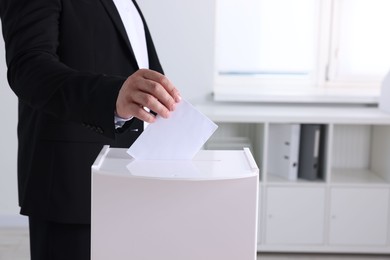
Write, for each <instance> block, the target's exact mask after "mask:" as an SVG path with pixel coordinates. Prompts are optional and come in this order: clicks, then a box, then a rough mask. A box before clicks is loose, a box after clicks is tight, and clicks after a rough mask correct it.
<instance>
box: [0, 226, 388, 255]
mask: <svg viewBox="0 0 390 260" xmlns="http://www.w3.org/2000/svg"><path fill="white" fill-rule="evenodd" d="M28 244H29V240H28V231H27V230H26V229H24V228H23V229H22V228H14V229H0V260H28V259H29V245H28ZM257 259H261V260H292V259H294V260H385V259H386V260H390V256H383V255H382V256H380V255H375V256H372V255H371V256H369V255H316V254H259V255H258V257H257ZM200 260H204V259H200ZM213 260H217V259H213ZM218 260H222V259H218ZM237 260H239V259H237Z"/></svg>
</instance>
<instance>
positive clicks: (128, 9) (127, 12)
mask: <svg viewBox="0 0 390 260" xmlns="http://www.w3.org/2000/svg"><path fill="white" fill-rule="evenodd" d="M113 2H114V4H115V6H116V8H117V10H118V13H119V15H120V17H121V19H122V23H123V25H124V27H125V30H126V33H127V37H128V38H129V41H130V44H131V47H132V49H133V52H134V56H135V58H136V60H137V64H138V67H139V68H140V69H141V68H144V69H148V68H149V57H148V48H147V45H146V38H145V28H144V24H143V22H142V18H141V15H140V14H139V12H138V10H137V8H136V7H135V5H134V3H133V1H132V0H113ZM132 118H133V117H130V118H127V119H125V118H121V117H118V116H116V115H115V128H119V127H122V126H123V125H124V124H125V123H126V121H129V120H131V119H132Z"/></svg>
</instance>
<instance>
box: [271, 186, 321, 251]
mask: <svg viewBox="0 0 390 260" xmlns="http://www.w3.org/2000/svg"><path fill="white" fill-rule="evenodd" d="M266 196H267V199H266V203H267V204H266V230H265V232H266V243H267V244H291V245H293V244H301V245H304V244H310V245H313V244H322V243H323V242H324V219H325V217H324V214H325V188H321V187H319V188H317V187H315V188H312V187H270V188H268V189H267V194H266Z"/></svg>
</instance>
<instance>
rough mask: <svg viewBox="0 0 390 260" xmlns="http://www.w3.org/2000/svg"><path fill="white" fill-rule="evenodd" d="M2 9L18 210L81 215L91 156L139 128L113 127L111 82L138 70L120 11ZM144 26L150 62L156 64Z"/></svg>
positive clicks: (37, 1) (63, 1)
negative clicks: (14, 102)
mask: <svg viewBox="0 0 390 260" xmlns="http://www.w3.org/2000/svg"><path fill="white" fill-rule="evenodd" d="M137 8H138V6H137ZM0 16H1V19H2V26H3V36H4V40H5V45H6V60H7V66H8V81H9V84H10V86H11V88H12V89H13V91H14V92H15V93H16V95H17V96H18V98H19V124H18V141H19V149H18V185H19V203H20V206H21V213H22V214H25V215H29V216H36V217H42V218H46V219H48V220H53V221H59V222H67V223H89V222H90V205H91V203H90V198H91V194H90V193H91V174H90V173H91V165H92V163H93V162H94V160H95V158H96V156H97V155H98V153H99V151H100V150H101V148H102V147H103V145H105V144H109V145H111V146H114V147H129V146H130V145H131V144H132V143H133V142H134V140H135V139H136V138H137V137H138V136H139V134H140V133H141V131H142V128H143V124H142V122H141V121H139V120H138V119H133V120H131V121H129V122H128V123H126V125H125V126H124V127H123V128H122V129H120V131H116V130H115V127H114V111H115V105H116V98H117V95H118V92H119V89H120V88H121V86H122V84H123V82H124V81H125V79H126V78H127V77H128V76H129V75H130V74H132V73H134V72H135V71H136V70H138V66H137V62H136V60H135V57H134V54H133V51H132V49H131V46H130V42H129V39H128V37H127V34H126V31H125V29H124V26H123V24H122V21H121V19H120V16H119V13H118V12H117V10H116V7H115V5H114V3H113V2H112V0H0ZM142 19H143V17H142ZM145 31H146V40H147V47H148V55H149V64H150V69H153V70H156V71H159V72H161V73H162V68H161V65H160V63H159V60H158V57H157V54H156V51H155V48H154V46H153V43H152V40H151V36H150V33H149V30H148V28H147V26H146V24H145Z"/></svg>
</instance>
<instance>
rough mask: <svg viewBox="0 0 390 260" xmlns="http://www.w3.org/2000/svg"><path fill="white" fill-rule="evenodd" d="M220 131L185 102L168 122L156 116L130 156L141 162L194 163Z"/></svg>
mask: <svg viewBox="0 0 390 260" xmlns="http://www.w3.org/2000/svg"><path fill="white" fill-rule="evenodd" d="M217 128H218V126H217V125H216V124H214V123H213V122H212V121H211V120H210V119H209V118H207V117H206V116H205V115H203V114H202V113H200V112H199V111H198V110H197V109H196V108H194V107H193V106H192V105H191V104H190V103H189V102H187V101H186V100H184V99H182V100H181V101H180V102H179V103H178V104H177V105H176V109H175V111H173V112H171V114H170V117H169V118H166V119H165V118H162V117H160V116H159V115H157V117H156V121H155V122H154V123H153V124H150V125H149V126H148V127H147V128H146V129H145V130H144V132H143V133H142V134H141V135H140V136H139V137H138V139H137V140H136V141H135V142H134V143H133V145H132V146H131V147H130V148H129V149H128V150H127V153H128V154H130V155H131V156H132V157H133V158H135V159H138V160H191V159H192V158H193V157H194V156H195V154H196V153H197V152H198V151H199V150H200V149H201V148H202V146H203V145H204V143H205V142H206V141H207V140H208V139H209V138H210V136H211V135H212V134H213V133H214V131H215V130H216V129H217Z"/></svg>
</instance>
